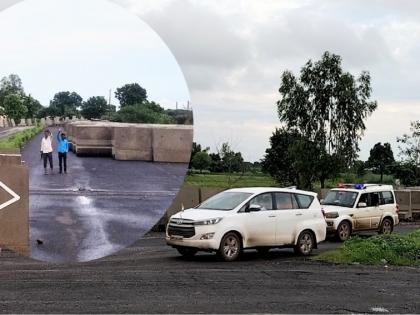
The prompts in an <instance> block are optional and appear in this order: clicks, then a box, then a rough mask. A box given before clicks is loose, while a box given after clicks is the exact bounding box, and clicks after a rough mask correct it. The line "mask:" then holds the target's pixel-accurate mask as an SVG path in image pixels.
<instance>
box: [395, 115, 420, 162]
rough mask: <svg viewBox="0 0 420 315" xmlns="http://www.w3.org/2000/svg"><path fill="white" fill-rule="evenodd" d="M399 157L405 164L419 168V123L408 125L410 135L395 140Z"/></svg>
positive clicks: (414, 122)
mask: <svg viewBox="0 0 420 315" xmlns="http://www.w3.org/2000/svg"><path fill="white" fill-rule="evenodd" d="M397 142H399V143H400V145H399V147H398V148H399V150H400V156H401V157H402V158H403V159H404V160H405V161H407V162H411V163H413V164H414V165H417V166H420V121H412V122H411V123H410V134H404V135H403V136H402V137H400V138H397Z"/></svg>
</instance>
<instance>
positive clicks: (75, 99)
mask: <svg viewBox="0 0 420 315" xmlns="http://www.w3.org/2000/svg"><path fill="white" fill-rule="evenodd" d="M82 102H83V98H82V97H81V96H80V95H79V94H77V93H76V92H71V93H70V92H59V93H57V94H55V95H54V98H53V99H52V100H51V102H50V108H51V112H53V113H55V114H56V115H57V116H61V117H71V116H73V115H77V114H78V108H79V107H81V106H82Z"/></svg>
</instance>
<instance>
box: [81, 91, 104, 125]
mask: <svg viewBox="0 0 420 315" xmlns="http://www.w3.org/2000/svg"><path fill="white" fill-rule="evenodd" d="M108 110H109V107H108V103H107V101H106V99H105V97H103V96H94V97H91V98H89V99H88V100H87V101H86V102H83V104H82V109H81V114H82V116H83V117H84V118H86V119H92V118H101V117H102V116H103V115H105V114H106V113H107V111H108Z"/></svg>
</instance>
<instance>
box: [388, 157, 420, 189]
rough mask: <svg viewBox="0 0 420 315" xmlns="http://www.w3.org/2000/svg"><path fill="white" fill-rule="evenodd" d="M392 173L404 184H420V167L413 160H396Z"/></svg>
mask: <svg viewBox="0 0 420 315" xmlns="http://www.w3.org/2000/svg"><path fill="white" fill-rule="evenodd" d="M390 169H391V173H392V174H393V175H394V177H395V178H397V179H399V180H400V182H401V184H403V185H404V186H418V185H419V184H420V176H419V175H420V169H419V168H418V167H416V165H415V164H413V163H411V162H395V163H394V164H393V165H392V166H391V167H390Z"/></svg>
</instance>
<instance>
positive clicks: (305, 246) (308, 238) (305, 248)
mask: <svg viewBox="0 0 420 315" xmlns="http://www.w3.org/2000/svg"><path fill="white" fill-rule="evenodd" d="M314 246H315V238H314V236H313V234H312V232H310V231H303V232H301V233H300V234H299V237H298V239H297V243H296V245H295V248H294V249H295V253H296V254H299V255H303V256H308V255H309V254H310V253H311V252H312V249H313V248H314Z"/></svg>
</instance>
